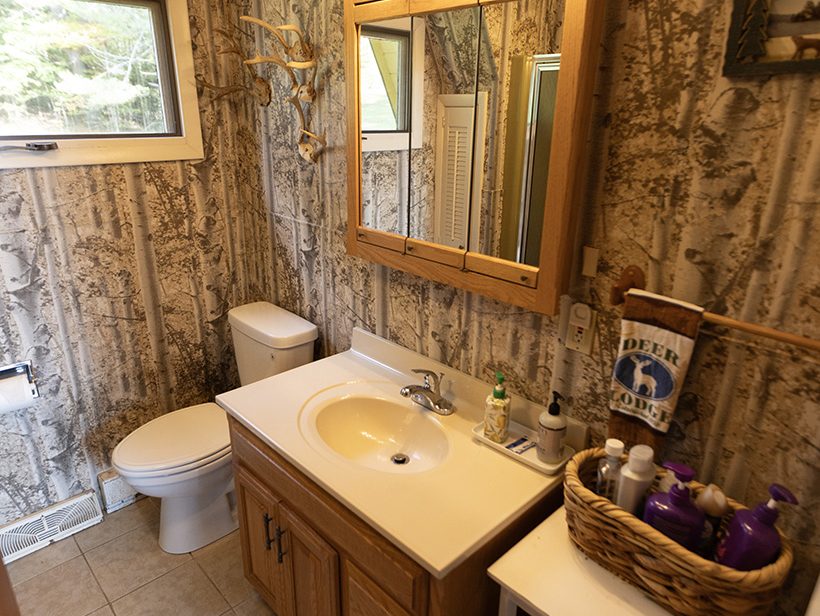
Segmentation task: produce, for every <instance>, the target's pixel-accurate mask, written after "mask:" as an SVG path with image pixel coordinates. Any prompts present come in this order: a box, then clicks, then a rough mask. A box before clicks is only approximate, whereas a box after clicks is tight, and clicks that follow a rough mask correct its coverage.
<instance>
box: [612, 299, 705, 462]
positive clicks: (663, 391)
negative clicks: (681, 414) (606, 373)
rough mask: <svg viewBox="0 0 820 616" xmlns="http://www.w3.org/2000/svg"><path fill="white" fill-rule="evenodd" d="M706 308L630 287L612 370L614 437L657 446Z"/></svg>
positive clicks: (687, 365) (660, 440)
mask: <svg viewBox="0 0 820 616" xmlns="http://www.w3.org/2000/svg"><path fill="white" fill-rule="evenodd" d="M702 316H703V308H701V307H700V306H695V305H694V304H689V303H687V302H683V301H679V300H676V299H671V298H669V297H664V296H663V295H656V294H654V293H650V292H648V291H642V290H639V289H630V290H629V291H627V293H626V304H625V308H624V316H623V319H622V321H621V341H620V344H619V346H618V357H617V359H616V360H615V368H614V370H613V374H612V389H611V396H610V409H611V410H612V411H613V413H612V414H611V416H610V424H609V433H610V436H615V437H617V438H622V440H624V441H625V442H627V443H629V444H636V443H644V444H648V445H651V446H653V448H655V450H656V452H657V451H659V447H658V444H659V442H662V435H664V434H666V432H667V431H668V430H669V426H670V424H671V422H672V415H673V414H674V412H675V405H676V404H677V402H678V396H679V395H680V391H681V387H682V386H683V381H684V379H685V378H686V371H687V370H688V368H689V360H690V359H691V357H692V350H693V349H694V346H695V339H696V338H697V334H698V328H699V326H700V322H701V318H702Z"/></svg>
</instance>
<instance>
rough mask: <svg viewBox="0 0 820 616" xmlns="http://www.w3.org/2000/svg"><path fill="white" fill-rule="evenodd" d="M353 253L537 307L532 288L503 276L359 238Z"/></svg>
mask: <svg viewBox="0 0 820 616" xmlns="http://www.w3.org/2000/svg"><path fill="white" fill-rule="evenodd" d="M356 255H357V256H359V257H361V258H363V259H367V260H368V261H373V262H374V263H381V264H383V265H387V266H389V267H392V268H394V269H398V270H401V271H403V272H407V273H409V274H415V275H416V276H421V277H423V278H427V279H428V280H433V281H435V282H440V283H442V284H446V285H450V286H453V287H456V288H458V289H464V290H466V291H472V292H474V293H479V294H481V295H484V296H486V297H491V298H493V299H497V300H499V301H502V302H506V303H508V304H512V305H514V306H520V307H522V308H527V309H529V310H537V308H536V301H537V298H536V289H531V288H529V287H525V286H522V285H520V284H513V283H511V282H507V281H506V280H500V279H498V278H492V277H490V276H486V275H484V274H478V273H476V272H470V271H466V270H461V269H458V268H455V267H452V266H449V265H444V264H442V263H435V262H433V261H428V260H427V259H419V258H418V257H415V256H413V255H409V254H405V255H401V254H398V253H396V252H393V251H392V250H385V249H383V248H380V247H378V246H369V245H367V244H364V243H362V242H359V243H358V245H357V247H356Z"/></svg>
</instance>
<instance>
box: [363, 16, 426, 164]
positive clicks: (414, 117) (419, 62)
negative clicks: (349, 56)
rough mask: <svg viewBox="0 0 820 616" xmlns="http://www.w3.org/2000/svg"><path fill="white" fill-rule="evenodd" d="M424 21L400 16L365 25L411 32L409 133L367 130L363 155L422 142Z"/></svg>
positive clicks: (417, 145)
mask: <svg viewBox="0 0 820 616" xmlns="http://www.w3.org/2000/svg"><path fill="white" fill-rule="evenodd" d="M424 24H425V21H424V20H423V19H413V18H411V17H401V18H399V19H386V20H384V21H378V22H374V23H372V24H367V25H370V26H378V27H380V28H388V29H390V30H400V31H403V32H410V31H411V30H412V32H413V35H412V38H411V58H412V59H411V61H410V64H411V68H410V79H411V82H410V83H411V85H410V130H409V131H400V132H396V131H392V132H389V133H379V132H372V131H368V132H366V133H362V152H393V151H402V150H407V143H408V139H409V141H410V147H411V148H413V149H418V148H420V147H421V146H422V143H423V142H424V42H425V39H424V32H425V28H424Z"/></svg>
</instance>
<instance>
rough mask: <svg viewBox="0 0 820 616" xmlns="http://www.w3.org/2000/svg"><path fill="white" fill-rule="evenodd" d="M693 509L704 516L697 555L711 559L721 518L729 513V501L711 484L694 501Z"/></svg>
mask: <svg viewBox="0 0 820 616" xmlns="http://www.w3.org/2000/svg"><path fill="white" fill-rule="evenodd" d="M695 507H697V508H698V509H700V510H701V511H702V512H703V513H704V514H706V522H705V523H704V525H703V533H701V535H700V543H699V544H698V550H697V552H698V554H700V555H701V556H703V557H704V558H712V555H713V554H714V553H715V547H716V546H717V536H718V532H719V531H720V524H721V521H722V520H723V516H725V515H726V514H727V513H729V509H730V507H729V501H727V500H726V495H725V494H724V493H723V491H722V490H721V489H720V488H719V487H718V486H716V485H715V484H713V483H710V484H709V485H708V486H706V487H705V488H703V490H701V491H700V494H698V497H697V498H696V499H695Z"/></svg>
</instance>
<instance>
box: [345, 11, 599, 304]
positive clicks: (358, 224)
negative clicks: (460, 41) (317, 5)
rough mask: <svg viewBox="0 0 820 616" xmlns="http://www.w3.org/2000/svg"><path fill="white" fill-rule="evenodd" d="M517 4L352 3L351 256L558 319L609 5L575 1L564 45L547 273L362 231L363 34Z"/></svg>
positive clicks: (543, 261)
mask: <svg viewBox="0 0 820 616" xmlns="http://www.w3.org/2000/svg"><path fill="white" fill-rule="evenodd" d="M508 1H511V0H370V1H368V0H345V4H344V27H345V71H346V73H345V74H346V79H347V127H348V128H347V129H348V140H347V142H348V143H347V154H348V157H347V160H348V167H347V183H348V235H347V252H348V254H350V255H353V256H357V257H360V258H362V259H366V260H368V261H372V262H374V263H380V264H382V265H387V266H390V267H393V268H396V269H399V270H402V271H405V272H409V273H411V274H416V275H417V276H422V277H423V278H428V279H430V280H434V281H436V282H440V283H444V284H448V285H451V286H454V287H458V288H461V289H466V290H468V291H473V292H475V293H479V294H481V295H486V296H488V297H491V298H494V299H497V300H501V301H503V302H507V303H510V304H514V305H516V306H521V307H523V308H527V309H528V310H532V311H535V312H541V313H544V314H548V315H554V314H556V312H557V311H558V304H559V300H560V297H561V295H562V294H564V293H566V291H567V288H568V286H569V282H570V277H571V267H572V262H573V257H574V256H575V254H574V253H575V236H576V228H577V221H578V218H579V216H578V211H579V210H580V200H581V198H582V196H583V191H584V182H583V178H584V167H585V165H584V163H585V159H586V157H585V153H586V145H587V138H588V134H589V126H590V119H591V114H592V96H593V89H594V85H595V74H596V71H597V67H598V51H599V47H600V38H601V31H602V28H603V20H604V3H603V2H602V1H601V0H568V1H567V2H566V5H565V9H564V22H563V28H562V29H563V32H562V38H561V68H560V71H559V73H558V97H557V99H556V102H555V117H554V122H553V132H552V144H551V146H550V163H549V177H548V178H547V196H546V204H545V212H544V225H543V228H542V231H541V238H542V240H541V253H540V259H539V267H533V266H530V265H525V264H522V263H516V262H514V261H507V260H503V259H498V258H495V257H491V256H488V255H484V254H481V253H477V252H468V251H466V250H459V249H455V248H449V247H447V246H442V245H440V244H433V243H431V242H426V241H424V240H419V239H415V238H411V237H405V236H403V235H398V234H395V233H388V232H385V231H379V230H377V229H370V228H368V227H364V226H362V207H361V205H362V194H361V191H362V184H361V169H362V155H361V139H360V130H359V129H360V125H359V123H360V113H359V105H358V101H359V36H358V35H359V26H360V25H361V24H363V23H368V22H373V21H378V20H382V19H393V18H397V17H408V16H413V15H424V14H426V13H432V12H436V11H443V10H450V9H457V8H467V7H477V6H481V5H489V4H499V3H501V2H508Z"/></svg>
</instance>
